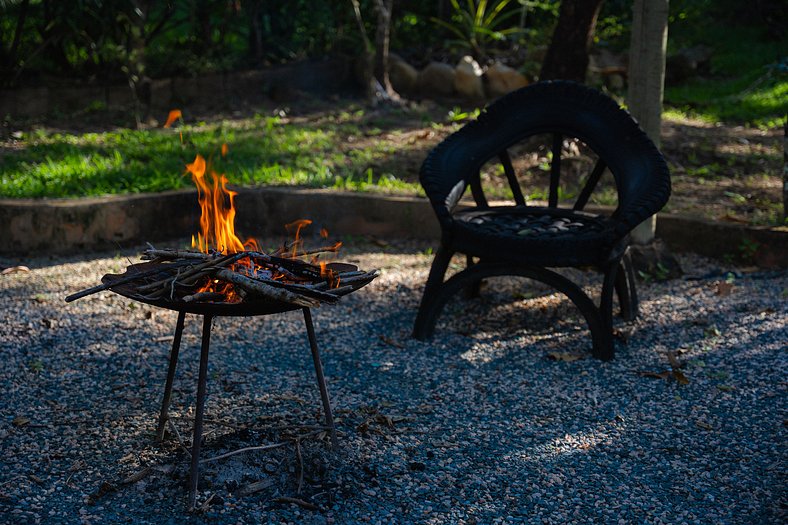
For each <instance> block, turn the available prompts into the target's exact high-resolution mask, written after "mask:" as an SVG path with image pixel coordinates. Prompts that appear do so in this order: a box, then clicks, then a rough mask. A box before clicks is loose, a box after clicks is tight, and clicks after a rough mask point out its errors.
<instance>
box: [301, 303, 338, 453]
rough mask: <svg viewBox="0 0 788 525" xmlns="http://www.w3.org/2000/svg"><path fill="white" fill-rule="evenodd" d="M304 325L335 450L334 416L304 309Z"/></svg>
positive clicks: (310, 327)
mask: <svg viewBox="0 0 788 525" xmlns="http://www.w3.org/2000/svg"><path fill="white" fill-rule="evenodd" d="M304 323H305V324H306V333H307V336H308V337H309V346H310V347H311V349H312V361H314V363H315V374H316V375H317V386H318V387H319V388H320V397H321V399H322V400H323V411H324V412H325V414H326V426H327V427H328V429H329V432H330V435H331V448H333V449H334V450H336V448H337V447H338V445H339V444H338V441H337V431H336V427H334V416H333V415H332V414H331V402H330V401H329V399H328V388H326V378H325V377H324V376H323V365H322V364H321V363H320V352H319V351H318V349H317V338H316V337H315V327H314V325H313V324H312V312H311V311H310V310H309V308H304Z"/></svg>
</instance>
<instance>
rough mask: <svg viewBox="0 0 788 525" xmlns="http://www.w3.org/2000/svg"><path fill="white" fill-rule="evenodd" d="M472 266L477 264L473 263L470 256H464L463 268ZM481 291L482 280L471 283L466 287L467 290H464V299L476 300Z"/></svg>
mask: <svg viewBox="0 0 788 525" xmlns="http://www.w3.org/2000/svg"><path fill="white" fill-rule="evenodd" d="M474 264H477V263H475V262H473V257H471V256H470V255H466V256H465V267H466V268H470V267H471V266H473V265H474ZM481 290H482V280H481V279H479V280H478V281H474V282H472V283H471V284H469V285H468V286H467V288H465V297H467V298H468V299H477V298H479V296H481Z"/></svg>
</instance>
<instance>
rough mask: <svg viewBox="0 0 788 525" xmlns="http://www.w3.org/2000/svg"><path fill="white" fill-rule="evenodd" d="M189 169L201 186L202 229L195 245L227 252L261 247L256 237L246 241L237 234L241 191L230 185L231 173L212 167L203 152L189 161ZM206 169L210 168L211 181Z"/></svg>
mask: <svg viewBox="0 0 788 525" xmlns="http://www.w3.org/2000/svg"><path fill="white" fill-rule="evenodd" d="M186 171H187V172H188V173H189V174H190V175H191V177H192V181H194V185H195V186H197V199H198V201H199V202H200V233H198V234H197V237H194V236H193V235H192V248H195V249H197V250H199V251H201V252H203V253H208V252H210V251H211V250H212V249H213V250H217V251H220V252H222V253H224V254H230V253H238V252H242V251H244V250H257V249H258V246H257V242H256V241H255V240H254V239H247V241H246V242H242V241H241V239H239V238H238V236H237V235H236V234H235V196H236V195H238V192H235V191H231V190H228V189H227V177H225V176H224V175H219V174H218V173H216V172H215V171H213V170H211V169H210V166H209V165H208V163H207V162H206V161H205V159H204V158H203V157H202V155H199V154H198V155H197V157H195V159H194V162H192V163H191V164H187V165H186ZM206 171H209V172H210V176H211V181H210V182H209V181H208V178H207V177H206V176H205V174H206Z"/></svg>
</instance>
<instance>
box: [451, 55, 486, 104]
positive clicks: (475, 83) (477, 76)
mask: <svg viewBox="0 0 788 525" xmlns="http://www.w3.org/2000/svg"><path fill="white" fill-rule="evenodd" d="M454 73H455V75H454V90H455V91H456V92H457V93H458V94H459V95H460V96H462V97H464V98H468V99H472V100H479V99H483V98H484V85H483V84H482V74H483V71H482V68H481V66H480V65H479V63H478V62H476V61H475V60H474V59H473V57H471V56H467V55H466V56H464V57H462V59H460V62H459V63H458V64H457V67H455V68H454Z"/></svg>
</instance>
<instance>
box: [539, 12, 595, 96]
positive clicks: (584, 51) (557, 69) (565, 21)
mask: <svg viewBox="0 0 788 525" xmlns="http://www.w3.org/2000/svg"><path fill="white" fill-rule="evenodd" d="M602 2H603V0H563V1H562V2H561V10H560V12H559V14H558V25H556V26H555V31H554V32H553V38H552V40H551V41H550V47H549V48H548V49H547V55H545V59H544V62H543V63H542V71H541V73H539V78H540V79H541V80H550V79H555V78H562V79H566V80H576V81H578V82H585V79H586V69H588V52H589V51H590V49H591V39H592V37H593V35H594V27H595V26H596V19H597V16H599V10H600V9H601V8H602Z"/></svg>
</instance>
